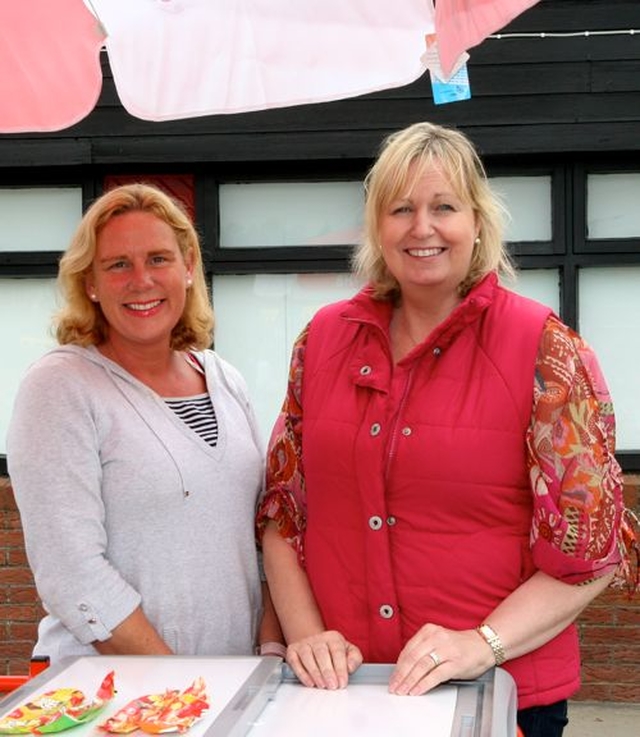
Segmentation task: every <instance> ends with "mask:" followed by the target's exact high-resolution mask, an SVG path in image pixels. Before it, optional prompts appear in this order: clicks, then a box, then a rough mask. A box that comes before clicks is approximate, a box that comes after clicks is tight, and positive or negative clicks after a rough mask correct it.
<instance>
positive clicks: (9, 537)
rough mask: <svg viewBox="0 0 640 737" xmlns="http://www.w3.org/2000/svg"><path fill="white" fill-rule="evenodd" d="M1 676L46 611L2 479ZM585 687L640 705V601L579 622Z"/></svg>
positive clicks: (18, 663)
mask: <svg viewBox="0 0 640 737" xmlns="http://www.w3.org/2000/svg"><path fill="white" fill-rule="evenodd" d="M625 499H626V503H627V506H629V507H630V508H631V509H633V510H634V511H635V512H636V513H640V476H628V477H627V479H626V485H625ZM0 561H1V562H2V567H1V568H0V675H14V674H26V673H27V671H28V669H29V657H30V654H31V648H32V646H33V642H34V640H35V635H36V627H37V622H38V620H39V619H40V617H41V616H42V609H41V607H40V605H39V602H38V598H37V595H36V591H35V587H34V585H33V579H32V577H31V573H30V571H29V568H28V566H27V561H26V558H25V554H24V546H23V539H22V530H21V527H20V518H19V515H18V512H17V510H16V506H15V502H14V499H13V493H12V491H11V486H10V485H9V482H8V479H2V478H0ZM578 628H579V632H580V640H581V643H582V661H583V667H582V678H583V685H582V689H581V690H580V693H579V694H578V695H577V697H576V698H577V699H580V700H594V701H618V702H638V701H640V595H636V596H635V597H634V598H633V599H629V598H628V597H627V596H626V595H625V594H624V593H620V592H613V591H610V590H608V591H606V592H605V593H604V594H603V595H602V596H600V597H599V598H598V599H596V601H594V602H593V603H592V604H591V605H590V606H589V607H588V608H587V609H586V610H585V611H584V612H583V614H582V616H581V617H580V618H579V620H578Z"/></svg>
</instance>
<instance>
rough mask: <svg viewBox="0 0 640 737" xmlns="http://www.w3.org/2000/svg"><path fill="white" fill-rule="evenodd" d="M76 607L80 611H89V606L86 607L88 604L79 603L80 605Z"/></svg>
mask: <svg viewBox="0 0 640 737" xmlns="http://www.w3.org/2000/svg"><path fill="white" fill-rule="evenodd" d="M78 609H79V610H80V611H81V612H88V611H89V607H88V606H87V605H86V604H80V605H79V606H78Z"/></svg>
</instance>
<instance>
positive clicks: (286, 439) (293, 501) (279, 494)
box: [256, 326, 308, 564]
mask: <svg viewBox="0 0 640 737" xmlns="http://www.w3.org/2000/svg"><path fill="white" fill-rule="evenodd" d="M307 335H308V326H307V327H306V328H305V329H304V330H303V331H302V333H301V334H300V336H299V337H298V339H297V340H296V342H295V344H294V346H293V350H292V354H291V362H290V367H289V377H288V384H287V393H286V396H285V399H284V402H283V404H282V409H281V410H280V414H279V415H278V418H277V419H276V422H275V424H274V427H273V431H272V433H271V438H270V441H269V446H268V448H267V463H266V481H265V490H264V492H263V493H262V495H261V497H260V499H259V501H258V509H257V514H256V533H257V537H258V541H260V540H261V539H262V535H263V533H264V529H265V527H266V525H267V523H268V522H269V520H273V521H274V522H275V523H276V525H277V528H278V531H279V533H280V535H282V537H283V538H284V539H285V540H286V541H287V542H288V543H289V544H290V545H291V546H292V547H293V548H294V550H295V551H296V553H297V555H298V560H299V561H300V563H301V564H302V563H303V562H304V530H305V526H306V496H305V483H304V471H303V465H302V401H301V398H302V375H303V370H304V353H305V348H306V343H307Z"/></svg>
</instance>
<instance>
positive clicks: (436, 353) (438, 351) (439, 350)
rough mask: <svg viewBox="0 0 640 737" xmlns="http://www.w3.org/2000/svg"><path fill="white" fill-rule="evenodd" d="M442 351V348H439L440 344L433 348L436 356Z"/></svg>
mask: <svg viewBox="0 0 640 737" xmlns="http://www.w3.org/2000/svg"><path fill="white" fill-rule="evenodd" d="M441 353H442V350H441V349H440V348H438V346H436V347H435V348H434V349H433V355H434V356H436V357H437V356H439V355H440V354H441Z"/></svg>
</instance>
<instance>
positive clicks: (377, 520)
mask: <svg viewBox="0 0 640 737" xmlns="http://www.w3.org/2000/svg"><path fill="white" fill-rule="evenodd" d="M369 527H370V528H371V529H372V530H379V529H380V528H381V527H382V517H377V516H373V517H369Z"/></svg>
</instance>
